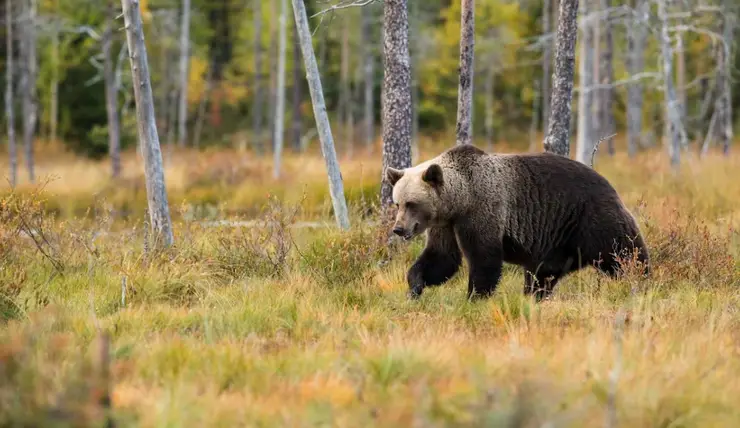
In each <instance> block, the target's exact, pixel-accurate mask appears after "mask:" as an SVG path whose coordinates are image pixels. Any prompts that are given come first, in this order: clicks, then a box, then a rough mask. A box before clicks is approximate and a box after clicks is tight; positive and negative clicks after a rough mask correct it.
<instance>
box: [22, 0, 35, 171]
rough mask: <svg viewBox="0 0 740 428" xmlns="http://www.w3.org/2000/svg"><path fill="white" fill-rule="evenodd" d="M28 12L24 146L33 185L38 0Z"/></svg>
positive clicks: (29, 7)
mask: <svg viewBox="0 0 740 428" xmlns="http://www.w3.org/2000/svg"><path fill="white" fill-rule="evenodd" d="M26 6H27V7H28V10H26V13H25V15H26V16H27V19H28V22H27V24H26V25H25V28H24V37H23V41H22V43H23V46H24V49H23V58H24V62H25V67H24V70H23V71H24V72H23V80H22V82H23V84H22V85H21V87H22V88H23V119H24V121H23V144H24V147H25V152H26V153H25V154H26V168H27V169H28V180H29V181H30V182H31V183H33V182H34V181H35V180H36V177H35V174H34V159H33V139H34V134H35V131H36V119H37V106H36V71H37V64H36V0H29V1H28V3H27V4H26Z"/></svg>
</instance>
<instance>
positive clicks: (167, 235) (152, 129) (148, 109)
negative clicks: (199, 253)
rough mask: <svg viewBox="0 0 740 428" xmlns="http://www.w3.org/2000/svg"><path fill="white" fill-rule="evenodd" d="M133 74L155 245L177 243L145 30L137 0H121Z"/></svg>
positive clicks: (167, 245)
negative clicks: (157, 121)
mask: <svg viewBox="0 0 740 428" xmlns="http://www.w3.org/2000/svg"><path fill="white" fill-rule="evenodd" d="M122 5H123V18H124V23H125V28H126V39H127V42H128V52H129V58H130V60H131V73H132V75H133V86H134V97H135V100H136V119H137V125H138V131H139V139H140V140H141V145H142V146H143V147H142V148H143V151H144V168H145V178H146V193H147V199H148V202H149V218H150V222H151V228H152V232H153V235H154V237H155V240H154V243H155V244H156V245H163V246H166V247H169V246H170V245H172V243H173V242H174V236H173V233H172V221H171V219H170V210H169V205H168V202H167V189H166V187H165V182H164V169H163V167H162V153H161V151H160V149H159V136H158V135H157V123H156V118H155V115H154V99H153V97H152V86H151V82H150V80H149V60H148V58H147V53H146V44H145V42H144V29H143V27H142V23H141V12H140V10H139V2H138V0H122Z"/></svg>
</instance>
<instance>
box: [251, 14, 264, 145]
mask: <svg viewBox="0 0 740 428" xmlns="http://www.w3.org/2000/svg"><path fill="white" fill-rule="evenodd" d="M252 13H253V14H254V17H253V18H254V23H253V25H254V32H253V33H252V34H253V37H254V82H253V83H252V86H253V87H254V97H253V98H252V138H253V139H254V143H253V147H254V149H255V151H256V152H257V154H259V155H261V154H262V151H263V150H264V141H263V140H262V118H263V116H262V109H263V108H264V105H263V104H264V100H263V88H262V87H263V73H262V71H263V70H262V0H253V4H252Z"/></svg>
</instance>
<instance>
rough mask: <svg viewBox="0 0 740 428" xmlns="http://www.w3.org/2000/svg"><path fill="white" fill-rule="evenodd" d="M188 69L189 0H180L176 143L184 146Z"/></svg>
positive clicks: (186, 130)
mask: <svg viewBox="0 0 740 428" xmlns="http://www.w3.org/2000/svg"><path fill="white" fill-rule="evenodd" d="M189 71H190V0H182V21H181V22H180V104H179V107H178V114H177V118H178V122H177V144H178V145H179V146H180V147H185V143H186V142H187V138H188V83H189V81H190V79H189V77H190V76H189Z"/></svg>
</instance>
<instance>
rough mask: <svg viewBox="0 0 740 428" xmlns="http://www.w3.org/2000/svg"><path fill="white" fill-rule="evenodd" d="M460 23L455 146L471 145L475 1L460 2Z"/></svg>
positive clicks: (463, 0) (465, 0)
mask: <svg viewBox="0 0 740 428" xmlns="http://www.w3.org/2000/svg"><path fill="white" fill-rule="evenodd" d="M460 21H461V22H460V85H459V87H458V91H457V129H456V135H457V144H472V143H473V66H474V61H475V54H474V50H475V49H474V48H475V0H462V9H461V11H460Z"/></svg>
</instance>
